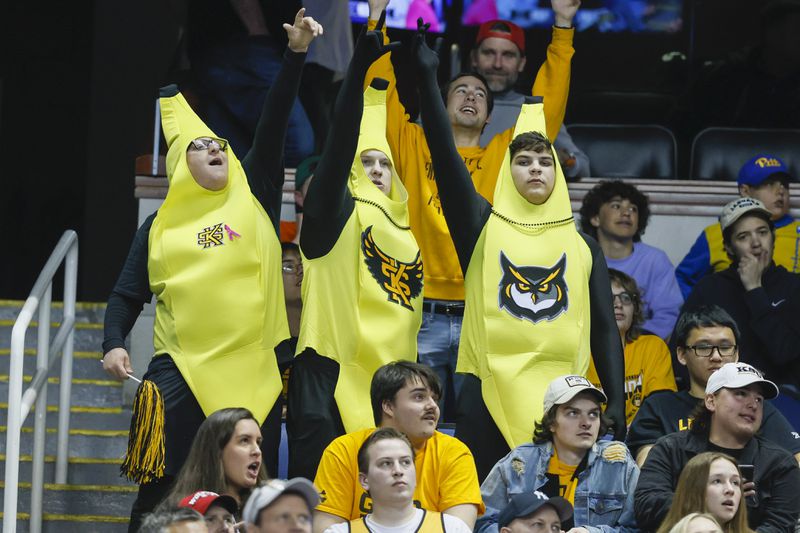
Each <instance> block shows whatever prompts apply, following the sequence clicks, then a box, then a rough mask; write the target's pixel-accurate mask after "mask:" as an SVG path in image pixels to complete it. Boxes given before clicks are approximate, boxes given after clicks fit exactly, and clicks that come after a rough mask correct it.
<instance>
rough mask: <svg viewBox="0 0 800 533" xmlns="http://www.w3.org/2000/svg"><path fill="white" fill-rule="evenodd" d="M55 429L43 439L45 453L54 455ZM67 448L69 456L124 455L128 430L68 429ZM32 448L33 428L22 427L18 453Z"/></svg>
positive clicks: (0, 443) (2, 441) (1, 432)
mask: <svg viewBox="0 0 800 533" xmlns="http://www.w3.org/2000/svg"><path fill="white" fill-rule="evenodd" d="M55 431H56V430H55V429H50V428H48V434H47V438H46V439H45V445H44V450H45V451H44V453H45V455H55V453H56V434H55ZM69 433H70V435H69V448H68V451H67V455H68V456H70V457H96V458H101V459H119V458H121V457H123V456H124V455H125V451H126V450H127V448H128V431H127V430H124V431H116V430H87V429H70V431H69ZM31 450H33V430H32V428H23V431H22V435H21V439H20V454H26V453H31ZM5 451H6V427H5V426H2V427H0V453H5Z"/></svg>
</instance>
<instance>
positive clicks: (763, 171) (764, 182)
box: [675, 154, 800, 298]
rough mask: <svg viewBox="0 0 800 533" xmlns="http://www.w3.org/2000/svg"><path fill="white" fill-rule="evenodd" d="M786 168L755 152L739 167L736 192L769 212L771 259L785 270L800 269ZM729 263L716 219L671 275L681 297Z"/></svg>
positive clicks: (799, 232) (799, 226)
mask: <svg viewBox="0 0 800 533" xmlns="http://www.w3.org/2000/svg"><path fill="white" fill-rule="evenodd" d="M791 180H792V177H791V175H790V174H789V167H787V166H786V164H784V162H783V161H782V160H781V159H779V158H777V157H775V156H772V155H768V154H759V155H757V156H755V157H753V158H752V159H751V160H749V161H748V162H747V163H745V164H744V165H742V168H741V169H740V170H739V179H738V184H739V194H740V195H741V196H743V197H749V198H755V199H756V200H759V201H761V202H762V203H763V204H764V206H765V207H766V208H767V209H768V210H769V212H770V219H771V220H772V223H773V224H774V226H775V253H774V260H775V263H776V264H777V265H779V266H782V267H784V268H785V269H786V270H788V271H789V272H795V273H797V272H800V221H798V220H795V219H794V217H792V216H791V215H790V214H789V208H790V207H791V206H790V205H789V204H790V197H789V182H790V181H791ZM730 266H731V259H730V257H729V256H728V253H727V252H726V250H725V245H724V243H723V239H722V227H721V226H720V224H719V222H717V223H715V224H711V225H710V226H708V227H707V228H706V229H704V230H703V233H701V234H700V235H699V236H698V237H697V240H696V241H695V242H694V244H693V245H692V248H691V249H690V250H689V253H688V254H686V257H684V258H683V260H682V261H681V262H680V264H679V265H678V266H677V267H676V268H675V276H676V277H677V278H678V285H680V287H681V292H682V293H683V297H684V298H688V297H689V294H690V293H691V292H692V289H693V288H694V286H695V285H697V282H699V281H700V280H701V279H702V278H703V277H704V276H706V275H708V274H711V273H713V272H722V271H723V270H725V269H727V268H728V267H730Z"/></svg>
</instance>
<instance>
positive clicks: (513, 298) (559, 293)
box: [498, 251, 569, 324]
mask: <svg viewBox="0 0 800 533" xmlns="http://www.w3.org/2000/svg"><path fill="white" fill-rule="evenodd" d="M500 268H501V270H502V272H503V278H502V279H501V280H500V287H499V290H498V293H499V301H500V309H505V310H506V311H507V312H508V313H510V314H511V315H512V316H515V317H517V318H522V319H525V320H529V321H531V322H533V323H534V324H536V323H537V322H540V321H542V320H554V319H555V318H556V317H558V316H559V315H560V314H561V313H564V312H566V310H567V307H568V305H569V299H568V297H567V292H568V290H567V283H566V281H564V273H565V272H566V269H567V256H566V254H563V255H562V256H561V259H559V260H558V261H557V262H556V264H555V265H553V266H551V267H540V266H517V265H515V264H513V263H512V262H511V261H510V260H509V259H508V257H506V255H505V254H504V253H503V252H502V251H501V252H500Z"/></svg>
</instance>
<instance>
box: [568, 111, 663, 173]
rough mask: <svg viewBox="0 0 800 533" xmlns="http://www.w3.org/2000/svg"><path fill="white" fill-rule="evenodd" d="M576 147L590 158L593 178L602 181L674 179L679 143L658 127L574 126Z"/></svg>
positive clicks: (627, 125) (570, 128)
mask: <svg viewBox="0 0 800 533" xmlns="http://www.w3.org/2000/svg"><path fill="white" fill-rule="evenodd" d="M567 131H569V134H570V135H571V136H572V139H573V141H575V144H576V145H577V146H579V147H580V149H581V150H583V151H584V152H586V155H588V156H589V161H590V165H591V175H592V176H595V177H599V178H665V179H674V178H675V177H676V176H675V169H676V164H677V163H676V161H677V151H678V149H677V144H676V142H675V136H674V135H673V134H672V132H671V131H670V130H668V129H667V128H665V127H663V126H657V125H629V124H573V125H571V126H568V127H567Z"/></svg>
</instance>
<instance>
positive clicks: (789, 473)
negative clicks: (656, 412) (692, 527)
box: [634, 431, 800, 533]
mask: <svg viewBox="0 0 800 533" xmlns="http://www.w3.org/2000/svg"><path fill="white" fill-rule="evenodd" d="M710 446H711V445H710V443H709V441H708V436H707V434H701V433H698V432H694V431H681V432H680V433H672V434H670V435H667V436H665V437H662V438H660V439H659V440H658V442H656V444H655V446H653V449H652V450H650V454H649V455H648V456H647V460H646V461H645V463H644V465H643V466H642V470H641V473H640V474H639V484H638V485H637V487H636V493H635V495H634V512H635V514H636V521H637V523H638V524H639V527H640V528H641V529H642V530H643V531H655V530H656V529H658V526H659V525H660V524H661V521H662V520H663V519H664V517H665V516H666V515H667V511H669V507H670V505H671V504H672V496H673V494H674V491H675V487H676V486H677V484H678V476H680V473H681V471H682V470H683V467H684V466H685V465H686V463H687V462H688V461H689V459H691V458H692V457H694V456H695V455H697V454H699V453H702V452H705V451H710ZM739 463H740V464H750V465H755V474H754V477H755V480H754V481H755V484H756V496H755V502H753V501H748V502H747V517H748V522H749V524H750V527H751V528H752V529H755V530H757V531H758V532H759V533H787V532H792V531H794V528H795V523H796V522H797V518H798V516H800V468H798V467H797V461H796V460H795V459H794V457H792V456H791V455H790V454H789V452H787V451H785V450H784V449H782V448H780V447H778V446H776V445H775V444H772V443H771V442H769V441H767V440H765V439H763V438H762V437H759V436H756V437H753V438H752V439H751V440H750V442H749V443H748V444H747V446H746V447H745V448H744V449H743V450H742V454H741V456H740V459H739ZM748 500H751V499H750V498H748ZM753 503H755V505H751V504H753Z"/></svg>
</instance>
